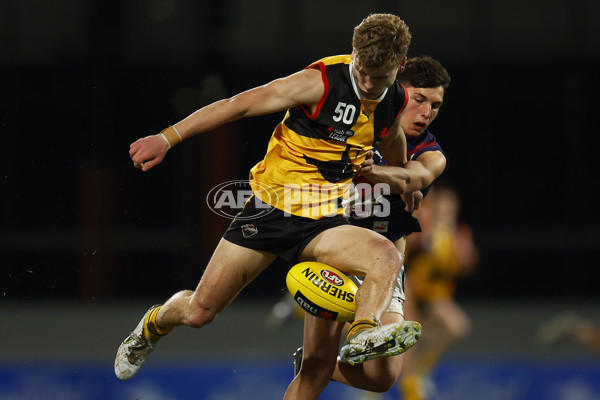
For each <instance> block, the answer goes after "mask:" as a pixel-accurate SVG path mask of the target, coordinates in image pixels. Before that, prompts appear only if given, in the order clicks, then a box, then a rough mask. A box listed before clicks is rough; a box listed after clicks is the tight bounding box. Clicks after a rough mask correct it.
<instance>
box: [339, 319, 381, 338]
mask: <svg viewBox="0 0 600 400" xmlns="http://www.w3.org/2000/svg"><path fill="white" fill-rule="evenodd" d="M376 326H377V322H375V321H374V320H372V319H357V320H355V321H354V322H352V325H350V329H348V335H346V340H348V339H350V338H351V337H352V336H354V335H356V334H357V333H358V332H361V331H363V330H365V329H369V328H374V327H376Z"/></svg>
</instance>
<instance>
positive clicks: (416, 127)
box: [400, 86, 444, 137]
mask: <svg viewBox="0 0 600 400" xmlns="http://www.w3.org/2000/svg"><path fill="white" fill-rule="evenodd" d="M406 90H407V91H408V95H409V99H408V104H407V105H406V109H405V110H404V114H402V119H401V120H400V124H401V126H402V130H403V131H404V134H405V135H406V137H415V136H419V135H420V134H421V133H423V131H424V130H425V129H426V128H427V127H428V126H429V124H431V123H432V122H433V120H434V119H435V117H437V115H438V112H439V111H440V108H441V107H442V104H443V102H444V88H443V87H441V86H438V87H434V88H417V87H410V86H409V87H407V88H406Z"/></svg>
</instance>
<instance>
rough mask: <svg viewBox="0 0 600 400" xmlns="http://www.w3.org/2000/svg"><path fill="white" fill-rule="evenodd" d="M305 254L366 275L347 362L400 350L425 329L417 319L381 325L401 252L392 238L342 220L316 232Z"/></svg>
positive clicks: (306, 257) (349, 338)
mask: <svg viewBox="0 0 600 400" xmlns="http://www.w3.org/2000/svg"><path fill="white" fill-rule="evenodd" d="M301 260H315V261H318V262H321V263H324V264H327V265H331V266H332V267H335V268H338V269H340V270H341V271H342V272H344V273H346V274H348V275H359V276H364V280H363V283H362V285H361V286H360V287H359V289H358V292H357V293H356V315H355V320H354V322H353V323H352V325H351V326H350V329H349V331H348V336H347V338H346V343H345V344H344V345H343V346H342V348H341V349H340V353H339V354H340V358H341V360H342V361H343V362H346V363H349V364H352V365H354V364H360V363H363V362H365V361H368V360H371V359H375V358H379V357H387V356H393V355H397V354H401V353H403V352H404V351H406V350H407V349H408V348H410V347H411V346H413V345H414V344H415V343H416V342H417V340H418V339H419V337H420V335H421V326H420V325H419V323H417V322H410V321H407V322H403V323H393V324H388V325H384V326H381V325H380V319H381V316H382V314H383V312H384V311H385V310H386V309H387V308H388V305H389V303H390V300H391V298H392V293H393V290H394V287H395V282H396V278H397V276H398V273H399V271H400V268H401V266H402V261H403V256H402V254H401V253H400V252H399V251H398V249H396V247H395V246H394V244H393V243H392V242H390V241H389V240H387V239H385V238H384V237H382V236H381V235H379V234H378V233H375V232H373V231H370V230H367V229H363V228H359V227H355V226H349V225H345V226H338V227H335V228H332V229H328V230H326V231H324V232H322V233H321V234H319V235H318V236H316V237H315V238H314V239H313V240H312V241H311V242H310V243H309V245H308V246H307V247H306V248H305V249H304V252H303V253H302V255H301Z"/></svg>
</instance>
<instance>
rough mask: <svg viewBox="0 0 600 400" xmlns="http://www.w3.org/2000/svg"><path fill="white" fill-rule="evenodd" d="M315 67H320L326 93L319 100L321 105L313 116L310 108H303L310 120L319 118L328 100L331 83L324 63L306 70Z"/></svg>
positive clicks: (318, 105) (316, 64)
mask: <svg viewBox="0 0 600 400" xmlns="http://www.w3.org/2000/svg"><path fill="white" fill-rule="evenodd" d="M314 67H319V70H320V71H321V79H323V85H325V92H324V93H323V96H322V97H321V100H319V103H318V104H317V108H316V110H315V112H314V113H313V114H312V115H311V114H310V110H309V109H308V108H306V107H304V106H303V107H302V109H303V110H304V112H305V113H306V116H307V117H308V118H310V119H316V118H317V117H318V116H319V113H320V112H321V107H323V103H325V99H326V98H327V95H328V94H329V81H328V80H327V74H326V73H325V68H326V67H325V63H324V62H322V61H319V62H317V63H315V64H311V65H309V66H308V67H306V68H304V69H308V68H314Z"/></svg>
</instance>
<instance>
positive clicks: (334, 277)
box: [321, 269, 344, 286]
mask: <svg viewBox="0 0 600 400" xmlns="http://www.w3.org/2000/svg"><path fill="white" fill-rule="evenodd" d="M321 277H322V278H323V279H325V280H326V281H327V282H329V283H331V284H332V285H335V286H344V279H343V278H342V277H341V276H339V275H338V274H336V273H335V272H333V271H330V270H328V269H322V270H321Z"/></svg>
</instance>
